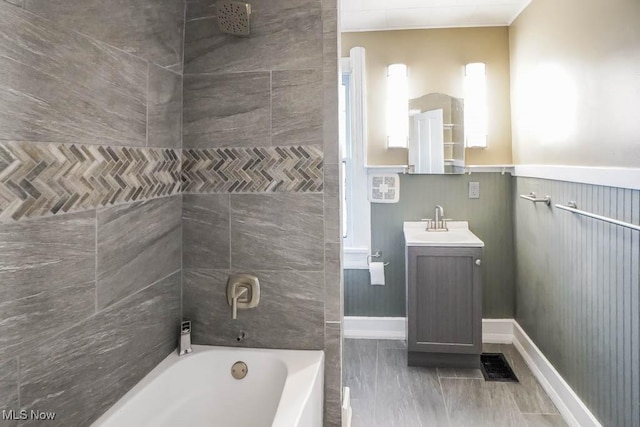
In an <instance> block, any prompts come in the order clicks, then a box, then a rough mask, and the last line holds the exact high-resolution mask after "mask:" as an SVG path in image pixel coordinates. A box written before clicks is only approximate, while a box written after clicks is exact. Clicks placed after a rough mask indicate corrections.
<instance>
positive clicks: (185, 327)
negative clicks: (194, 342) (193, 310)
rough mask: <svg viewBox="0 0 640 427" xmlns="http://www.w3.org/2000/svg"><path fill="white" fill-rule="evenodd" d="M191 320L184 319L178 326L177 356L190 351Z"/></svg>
mask: <svg viewBox="0 0 640 427" xmlns="http://www.w3.org/2000/svg"><path fill="white" fill-rule="evenodd" d="M192 351H193V350H192V349H191V321H189V320H186V321H184V322H182V324H181V326H180V347H179V348H178V356H182V355H185V354H189V353H191V352H192Z"/></svg>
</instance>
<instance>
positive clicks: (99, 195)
mask: <svg viewBox="0 0 640 427" xmlns="http://www.w3.org/2000/svg"><path fill="white" fill-rule="evenodd" d="M180 166H181V159H180V150H174V149H158V148H146V147H140V148H131V147H114V146H103V145H81V144H53V143H33V142H16V141H10V142H0V222H10V221H16V220H21V219H28V218H36V217H43V216H49V215H53V214H56V213H66V212H74V211H80V210H87V209H94V208H98V207H102V206H108V205H113V204H117V203H126V202H133V201H139V200H146V199H151V198H155V197H163V196H170V195H173V194H178V193H180V180H181V177H180Z"/></svg>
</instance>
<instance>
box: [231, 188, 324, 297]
mask: <svg viewBox="0 0 640 427" xmlns="http://www.w3.org/2000/svg"><path fill="white" fill-rule="evenodd" d="M323 226H324V221H323V213H322V195H321V194H299V193H279V194H237V195H236V194H232V195H231V266H232V268H238V269H246V270H258V269H265V270H274V269H279V270H313V271H322V270H323V269H324V264H323V263H324V243H323V242H324V240H323V234H324V233H323ZM323 287H324V286H323Z"/></svg>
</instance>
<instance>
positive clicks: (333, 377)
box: [324, 323, 342, 427]
mask: <svg viewBox="0 0 640 427" xmlns="http://www.w3.org/2000/svg"><path fill="white" fill-rule="evenodd" d="M324 352H325V362H324V369H325V371H324V396H325V397H324V425H325V426H327V427H340V426H341V425H342V423H341V397H342V392H341V389H342V324H341V323H326V324H325V337H324Z"/></svg>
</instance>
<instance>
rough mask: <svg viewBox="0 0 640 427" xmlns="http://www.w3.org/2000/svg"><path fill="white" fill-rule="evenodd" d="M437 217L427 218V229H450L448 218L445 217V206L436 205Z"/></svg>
mask: <svg viewBox="0 0 640 427" xmlns="http://www.w3.org/2000/svg"><path fill="white" fill-rule="evenodd" d="M434 218H435V219H427V220H426V221H427V231H448V230H449V228H448V227H447V221H448V220H447V218H444V208H443V207H442V206H440V205H436V210H435V214H434Z"/></svg>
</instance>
